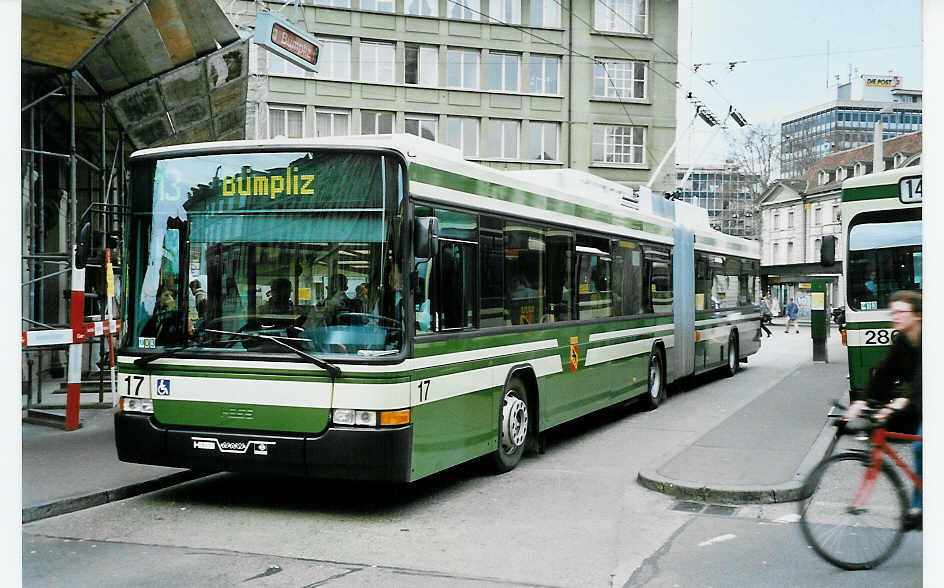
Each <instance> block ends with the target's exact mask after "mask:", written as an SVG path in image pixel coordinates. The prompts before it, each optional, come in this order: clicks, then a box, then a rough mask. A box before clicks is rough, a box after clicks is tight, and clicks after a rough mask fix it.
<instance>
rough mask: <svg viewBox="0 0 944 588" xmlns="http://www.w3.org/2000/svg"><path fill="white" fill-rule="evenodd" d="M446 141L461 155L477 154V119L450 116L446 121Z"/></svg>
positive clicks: (473, 155)
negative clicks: (460, 152)
mask: <svg viewBox="0 0 944 588" xmlns="http://www.w3.org/2000/svg"><path fill="white" fill-rule="evenodd" d="M446 135H447V137H446V142H447V143H448V144H449V145H450V146H451V147H455V148H456V149H459V150H460V151H462V156H463V157H478V155H479V119H477V118H464V117H459V116H451V117H449V119H448V120H447V121H446Z"/></svg>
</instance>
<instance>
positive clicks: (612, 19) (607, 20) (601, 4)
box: [593, 0, 649, 34]
mask: <svg viewBox="0 0 944 588" xmlns="http://www.w3.org/2000/svg"><path fill="white" fill-rule="evenodd" d="M648 4H649V0H594V2H593V24H594V28H595V29H597V30H598V31H607V32H611V33H638V34H645V33H646V31H647V28H646V27H647V26H648V22H647V20H648V19H647V18H646V15H647V14H648V12H649V7H648Z"/></svg>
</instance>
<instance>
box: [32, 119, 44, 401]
mask: <svg viewBox="0 0 944 588" xmlns="http://www.w3.org/2000/svg"><path fill="white" fill-rule="evenodd" d="M37 108H38V109H39V122H40V125H39V150H40V151H42V150H43V148H44V147H45V140H44V137H45V136H46V133H45V128H46V124H45V120H44V119H43V105H42V104H40V105H39V106H37ZM37 181H38V182H39V226H38V227H37V229H36V230H37V232H38V235H39V237H38V239H37V243H36V249H35V251H34V253H41V252H43V251H45V250H46V162H45V158H43V157H40V158H39V178H37ZM36 265H37V267H42V262H41V261H37V263H36ZM37 293H38V296H39V307H38V309H37V313H36V316H35V317H34V318H36V319H39V321H40V322H46V298H45V294H46V286H45V284H44V283H43V282H42V281H40V282H39V284H37ZM44 353H45V352H44V351H42V350H40V351H38V352H37V353H36V355H37V357H36V402H37V404H38V403H41V402H42V401H43V354H44Z"/></svg>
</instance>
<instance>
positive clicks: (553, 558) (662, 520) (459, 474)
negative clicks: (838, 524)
mask: <svg viewBox="0 0 944 588" xmlns="http://www.w3.org/2000/svg"><path fill="white" fill-rule="evenodd" d="M771 341H773V342H774V344H769V345H766V346H765V348H764V350H762V352H761V354H759V355H757V356H754V357H752V358H751V361H750V363H749V364H747V366H746V367H745V369H744V370H743V371H742V372H741V373H740V374H738V375H737V376H736V377H735V378H733V379H720V378H715V379H708V380H707V381H705V382H703V383H702V385H700V386H699V387H697V388H694V389H692V390H688V391H684V392H681V393H679V394H676V395H674V396H672V397H671V398H670V399H669V401H668V402H667V403H666V404H665V405H664V406H662V407H660V408H659V409H658V410H656V411H654V412H640V411H638V410H635V409H629V410H627V409H620V410H611V411H607V412H604V413H602V414H597V415H592V416H590V417H588V418H585V419H582V420H580V421H578V422H576V423H572V424H569V425H566V426H564V427H561V428H559V429H557V430H555V431H553V432H552V434H551V436H550V439H549V443H548V448H547V452H546V453H545V454H544V455H540V456H529V457H528V458H526V459H525V460H524V461H523V462H522V463H521V465H520V466H519V467H518V468H517V469H515V470H514V471H512V472H510V473H508V474H505V475H501V476H495V475H492V474H490V473H488V472H487V470H486V468H485V467H483V465H482V464H480V463H471V464H466V465H463V466H460V467H457V468H454V469H452V470H450V471H447V472H444V473H442V474H439V475H437V476H433V477H431V478H429V479H426V480H422V481H420V482H418V483H416V484H413V485H409V486H378V485H364V484H350V483H336V482H335V483H332V482H323V481H311V480H302V479H293V478H265V477H254V476H245V475H233V474H219V475H215V476H211V477H208V478H204V479H200V480H196V481H193V482H189V483H186V484H182V485H180V486H176V487H173V488H169V489H166V490H163V491H160V492H155V493H151V494H147V495H143V496H139V497H136V498H133V499H128V500H124V501H119V502H115V503H111V504H106V505H103V506H99V507H95V508H91V509H88V510H84V511H80V512H76V513H72V514H68V515H63V516H59V517H54V518H50V519H45V520H41V521H37V522H34V523H30V524H27V525H24V526H23V583H24V585H26V586H62V585H74V586H96V587H105V586H129V585H134V586H166V585H168V584H169V583H170V584H175V585H199V586H230V585H234V584H246V585H247V586H328V587H330V588H339V587H347V586H419V587H425V586H493V585H494V586H601V587H602V586H623V585H631V586H650V585H651V586H715V587H716V586H789V585H795V586H833V585H835V586H844V585H847V584H849V585H852V584H853V583H855V584H856V585H862V584H866V585H869V586H882V585H889V586H891V585H894V586H898V587H900V586H913V585H920V584H921V549H920V548H921V545H920V539H921V535H919V534H910V535H909V536H908V539H907V541H906V543H905V545H904V546H903V547H902V549H901V550H900V552H899V554H898V555H896V557H895V559H893V560H891V561H889V562H887V563H886V564H885V566H883V567H882V568H880V569H879V570H875V571H872V572H867V573H865V574H863V573H848V572H846V573H842V572H839V570H836V569H834V568H832V567H831V566H829V565H828V564H825V563H823V562H821V561H819V560H818V559H817V558H816V556H815V554H813V553H812V552H811V550H810V549H809V548H808V547H807V546H806V544H805V542H804V540H803V538H802V536H801V534H800V530H799V528H798V526H797V524H796V522H795V512H796V506H795V505H792V504H780V505H767V506H763V507H762V506H742V507H739V508H736V509H729V510H726V511H724V512H719V513H714V514H712V513H705V512H703V511H702V512H689V511H687V510H685V509H684V505H681V506H680V505H679V503H678V502H676V501H675V500H674V499H673V498H671V497H668V496H665V495H662V494H659V493H655V492H651V491H649V490H646V489H644V488H642V487H641V486H639V485H638V484H637V483H636V481H635V475H636V472H637V471H638V470H639V469H641V468H643V467H651V466H654V465H658V464H659V463H662V462H664V461H665V460H666V459H667V457H668V456H670V455H672V454H674V453H675V452H677V451H678V450H679V449H680V448H681V447H682V446H684V445H685V444H689V443H691V442H692V441H693V440H695V439H697V438H699V437H700V436H701V435H703V434H704V433H705V432H707V431H708V430H710V429H711V428H712V427H714V426H715V425H717V424H718V423H719V422H721V421H723V420H724V419H725V418H726V417H727V416H729V415H730V414H732V413H733V412H735V411H737V410H738V409H740V408H741V407H743V406H744V405H745V404H747V403H748V402H750V401H751V400H753V399H754V398H756V397H757V396H758V395H759V394H761V393H763V392H764V391H765V390H767V389H768V388H769V387H770V386H771V385H773V384H775V383H776V382H778V381H780V380H782V379H783V378H784V377H785V376H786V375H787V374H789V373H790V372H791V371H792V370H793V369H794V368H795V367H796V366H797V365H799V363H800V362H801V361H808V360H809V338H808V337H806V336H803V335H800V336H796V338H795V339H780V340H779V341H778V338H777V336H776V335H775V336H774V338H772V339H771ZM766 343H768V341H767V340H765V344H766ZM730 536H733V537H730ZM718 537H725V538H724V539H721V540H718V539H717V538H718ZM706 542H707V543H706ZM886 582H887V583H886Z"/></svg>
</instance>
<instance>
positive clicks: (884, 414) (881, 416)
mask: <svg viewBox="0 0 944 588" xmlns="http://www.w3.org/2000/svg"><path fill="white" fill-rule="evenodd" d="M907 405H908V399H907V398H896V399H894V400H892V401H891V402H889V403H888V404H886V405H885V406H883V407H882V409H881V410H879V411H878V412H877V413H876V414H875V420H877V421H878V422H880V423H884V422H885V419H887V418H888V417H889V416H890V415H891V414H892V413H893V412H895V411H896V410H901V409H903V408H905V406H907Z"/></svg>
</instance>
